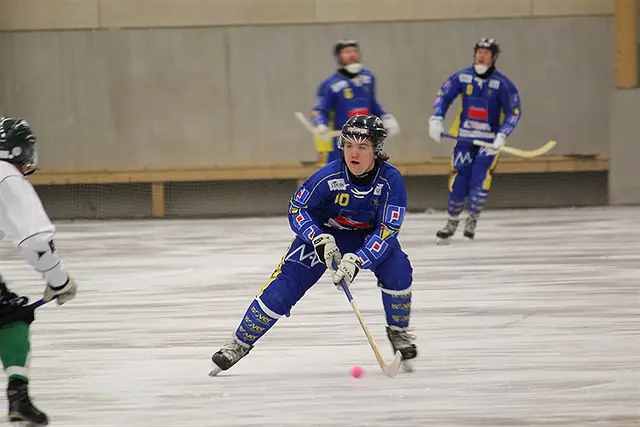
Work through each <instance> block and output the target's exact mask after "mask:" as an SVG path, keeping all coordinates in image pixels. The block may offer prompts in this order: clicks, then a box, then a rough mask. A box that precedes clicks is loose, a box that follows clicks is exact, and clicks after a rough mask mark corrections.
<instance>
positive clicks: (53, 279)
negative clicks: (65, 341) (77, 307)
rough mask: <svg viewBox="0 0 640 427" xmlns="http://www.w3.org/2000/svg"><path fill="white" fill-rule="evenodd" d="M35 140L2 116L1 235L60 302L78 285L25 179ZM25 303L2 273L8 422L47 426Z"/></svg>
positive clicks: (0, 343) (0, 330)
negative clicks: (37, 402)
mask: <svg viewBox="0 0 640 427" xmlns="http://www.w3.org/2000/svg"><path fill="white" fill-rule="evenodd" d="M35 144H36V137H35V135H34V134H33V132H32V130H31V127H30V126H29V124H28V123H27V122H26V121H25V120H22V119H14V118H8V117H2V118H0V239H4V238H5V237H6V238H7V239H9V240H10V241H11V242H12V243H13V245H14V246H15V247H16V248H17V249H18V250H19V251H20V253H21V255H22V257H23V258H24V260H25V261H26V262H27V263H29V264H30V265H31V266H32V267H33V268H34V269H35V270H36V271H38V272H39V273H40V274H42V277H43V279H44V281H45V282H46V285H45V288H44V292H43V299H44V300H45V301H50V300H52V299H54V298H56V301H57V303H58V304H59V305H62V304H64V303H66V302H67V301H70V300H72V299H73V298H74V297H75V295H76V289H77V287H78V285H77V283H76V282H75V280H73V279H72V278H71V277H70V276H69V274H68V273H67V271H66V270H65V269H64V267H63V266H62V263H61V262H60V258H59V257H58V252H57V251H56V247H55V245H54V243H53V237H54V234H55V227H54V226H53V224H52V223H51V220H50V219H49V216H48V215H47V213H46V212H45V210H44V207H43V206H42V202H41V201H40V198H39V197H38V194H37V193H36V191H35V189H34V188H33V186H32V185H31V183H30V182H29V181H28V180H27V179H26V178H25V176H26V175H29V174H31V173H33V172H35V170H36V165H37V152H36V147H35ZM27 304H28V299H27V298H26V297H20V296H18V295H16V294H15V293H13V292H11V291H9V289H8V287H7V285H6V283H5V282H4V280H2V277H1V276H0V359H2V364H3V366H4V370H5V372H6V373H7V375H8V377H9V379H8V385H7V398H8V400H9V421H11V422H12V423H13V422H16V423H25V422H26V423H27V425H28V426H45V425H47V424H48V417H47V415H46V414H44V413H43V412H42V411H40V410H39V409H38V408H36V407H35V406H33V404H32V403H31V400H30V399H29V392H28V383H29V377H28V362H29V351H30V343H29V326H30V324H31V322H33V320H34V317H35V316H34V312H33V309H29V308H28V307H26V306H27ZM3 319H4V320H3ZM0 424H2V423H0Z"/></svg>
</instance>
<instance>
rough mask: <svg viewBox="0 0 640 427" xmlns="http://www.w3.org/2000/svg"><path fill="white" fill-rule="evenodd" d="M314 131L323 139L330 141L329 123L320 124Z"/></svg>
mask: <svg viewBox="0 0 640 427" xmlns="http://www.w3.org/2000/svg"><path fill="white" fill-rule="evenodd" d="M314 133H315V134H316V135H317V136H318V138H320V139H321V140H323V141H329V140H330V139H331V137H330V136H329V128H328V127H327V125H318V126H316V127H315V130H314Z"/></svg>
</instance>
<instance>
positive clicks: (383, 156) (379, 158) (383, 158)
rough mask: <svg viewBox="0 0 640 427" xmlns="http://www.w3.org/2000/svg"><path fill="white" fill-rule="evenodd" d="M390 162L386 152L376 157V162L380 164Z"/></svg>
mask: <svg viewBox="0 0 640 427" xmlns="http://www.w3.org/2000/svg"><path fill="white" fill-rule="evenodd" d="M388 160H389V155H388V154H387V152H386V151H381V152H380V153H379V154H377V155H376V162H379V163H380V164H382V163H384V162H386V161H388Z"/></svg>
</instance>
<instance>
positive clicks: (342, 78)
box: [312, 40, 400, 166]
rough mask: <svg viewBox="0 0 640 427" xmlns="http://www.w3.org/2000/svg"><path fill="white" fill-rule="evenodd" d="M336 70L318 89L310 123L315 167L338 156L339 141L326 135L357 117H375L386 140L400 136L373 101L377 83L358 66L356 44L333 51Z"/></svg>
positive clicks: (395, 125)
mask: <svg viewBox="0 0 640 427" xmlns="http://www.w3.org/2000/svg"><path fill="white" fill-rule="evenodd" d="M333 54H334V56H335V58H336V61H337V63H338V70H337V71H336V72H335V73H334V74H333V75H331V76H330V77H329V78H327V79H326V80H324V81H323V82H322V83H321V84H320V86H319V87H318V93H317V95H316V101H315V103H314V105H313V114H312V121H313V125H314V126H315V127H316V129H315V130H316V132H315V133H316V136H315V142H316V150H317V151H318V166H324V165H326V164H327V163H330V162H332V161H334V160H337V159H339V158H340V156H341V154H340V153H341V152H340V149H339V148H338V145H337V144H338V138H334V139H332V138H330V137H329V136H328V132H330V131H332V130H338V129H342V126H343V125H344V124H345V123H346V122H347V120H349V119H350V118H351V117H353V116H355V115H356V114H361V115H365V116H366V115H369V114H372V115H374V116H378V117H380V118H381V119H382V122H383V123H384V126H385V129H386V131H387V133H388V134H389V136H393V135H395V134H397V133H399V132H400V127H399V126H398V122H397V121H396V119H395V118H394V117H393V115H391V114H389V113H387V112H386V111H385V110H384V109H383V108H382V106H381V105H380V104H379V103H378V101H377V99H376V79H375V77H374V75H373V73H372V72H371V71H370V70H368V69H366V68H363V67H362V64H361V63H360V47H359V46H358V42H357V41H355V40H341V41H338V42H337V43H336V45H335V46H334V48H333Z"/></svg>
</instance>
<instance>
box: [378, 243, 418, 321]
mask: <svg viewBox="0 0 640 427" xmlns="http://www.w3.org/2000/svg"><path fill="white" fill-rule="evenodd" d="M390 249H391V251H392V252H391V253H390V255H389V257H388V258H387V259H386V260H385V261H384V262H383V263H381V264H380V265H378V267H377V268H376V269H375V271H374V274H375V275H376V277H377V279H378V286H379V287H380V289H381V291H382V304H383V306H384V311H385V314H386V317H387V325H389V326H392V327H395V328H399V329H406V328H407V327H408V326H409V318H410V316H411V282H412V281H413V269H412V267H411V263H410V262H409V258H408V257H407V255H406V254H405V253H404V252H403V251H402V249H401V248H400V244H399V243H397V244H396V245H395V246H394V247H393V248H390Z"/></svg>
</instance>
